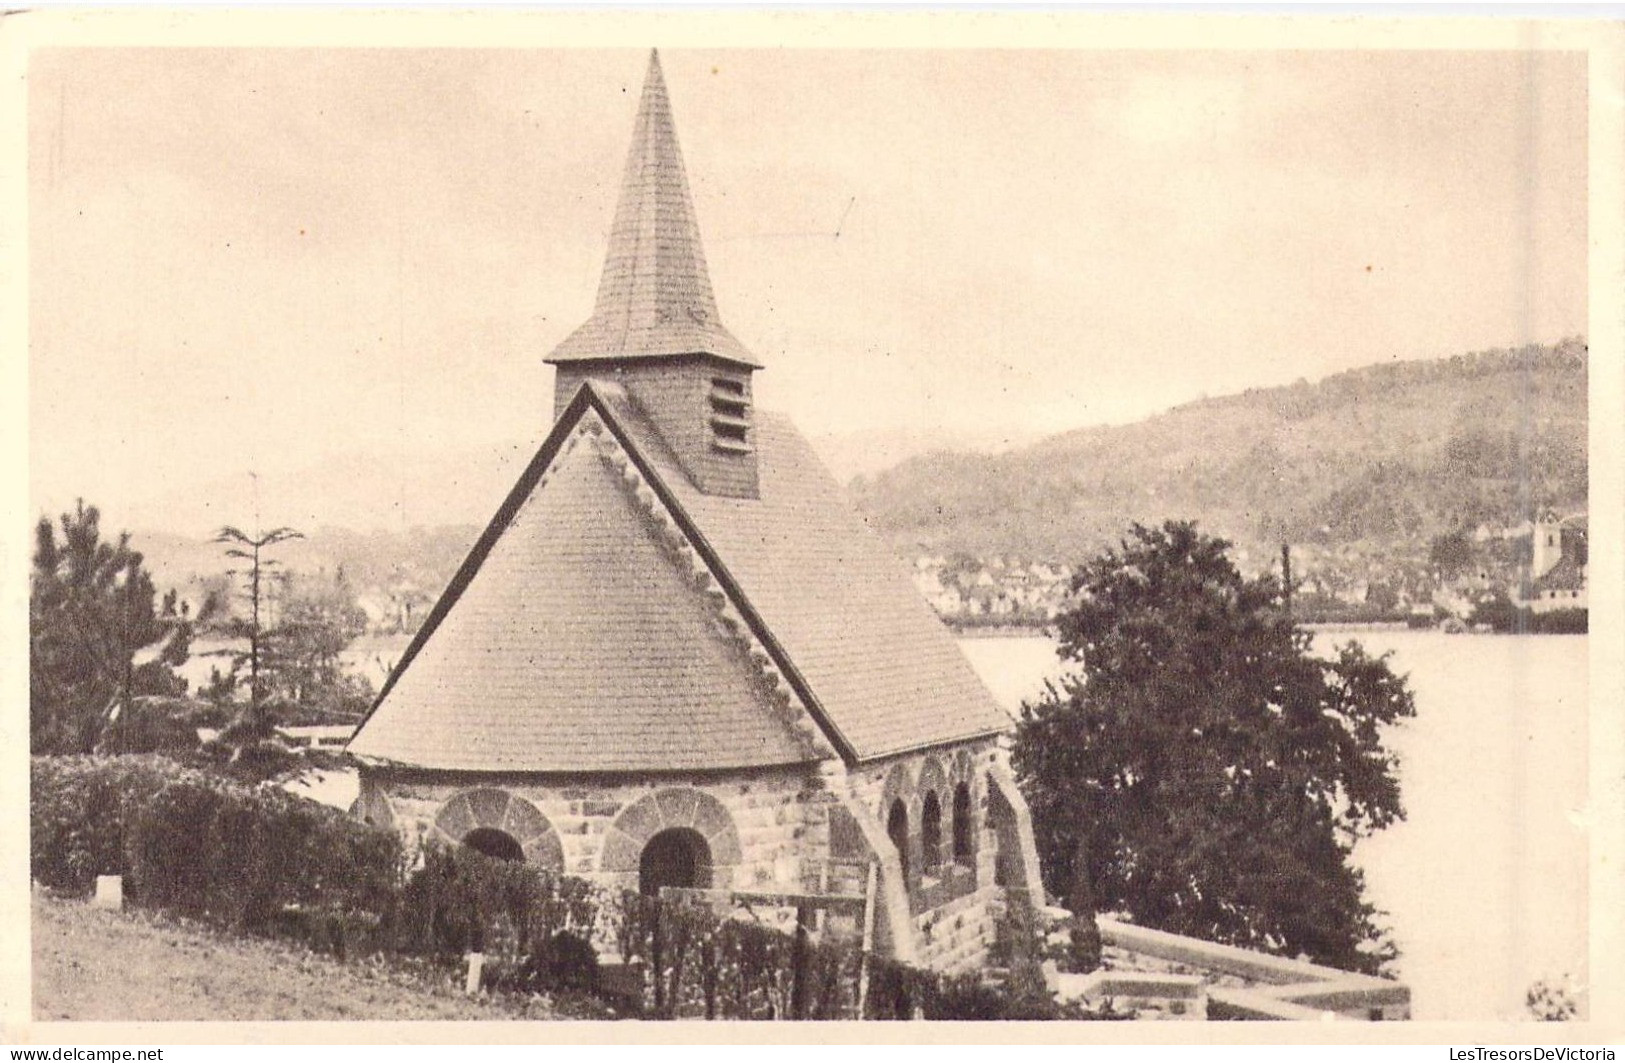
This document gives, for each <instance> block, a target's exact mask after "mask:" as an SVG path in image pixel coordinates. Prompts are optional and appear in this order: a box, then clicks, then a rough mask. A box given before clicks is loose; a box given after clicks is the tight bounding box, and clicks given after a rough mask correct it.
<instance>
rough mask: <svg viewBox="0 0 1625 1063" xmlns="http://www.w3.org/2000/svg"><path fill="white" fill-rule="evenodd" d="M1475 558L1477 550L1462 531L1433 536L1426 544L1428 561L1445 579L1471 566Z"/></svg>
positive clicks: (1451, 577)
mask: <svg viewBox="0 0 1625 1063" xmlns="http://www.w3.org/2000/svg"><path fill="white" fill-rule="evenodd" d="M1477 559H1478V551H1477V550H1475V549H1474V548H1473V541H1472V540H1471V539H1469V538H1468V537H1467V535H1466V534H1465V533H1464V532H1459V531H1453V532H1448V533H1446V534H1444V535H1438V536H1434V538H1433V541H1432V543H1430V544H1429V546H1428V563H1429V564H1430V565H1432V566H1433V567H1434V568H1436V569H1438V570H1439V574H1440V575H1442V576H1443V577H1444V578H1445V579H1454V578H1455V577H1456V576H1458V575H1460V574H1461V573H1462V572H1463V571H1464V570H1466V569H1468V568H1470V567H1472V565H1473V563H1474V562H1475V561H1476V560H1477Z"/></svg>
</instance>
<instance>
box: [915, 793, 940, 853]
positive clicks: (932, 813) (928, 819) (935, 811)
mask: <svg viewBox="0 0 1625 1063" xmlns="http://www.w3.org/2000/svg"><path fill="white" fill-rule="evenodd" d="M920 848H921V849H923V850H924V858H925V859H924V863H925V870H927V871H934V870H936V867H937V865H938V864H940V863H942V802H941V801H938V800H937V792H936V791H935V790H932V791H931V792H929V793H927V794H926V795H925V805H924V807H923V808H922V809H921V810H920Z"/></svg>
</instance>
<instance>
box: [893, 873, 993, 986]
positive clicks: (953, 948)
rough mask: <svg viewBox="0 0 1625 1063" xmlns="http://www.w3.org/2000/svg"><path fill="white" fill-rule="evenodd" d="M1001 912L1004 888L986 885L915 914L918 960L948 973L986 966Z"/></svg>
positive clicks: (979, 969)
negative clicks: (939, 905)
mask: <svg viewBox="0 0 1625 1063" xmlns="http://www.w3.org/2000/svg"><path fill="white" fill-rule="evenodd" d="M1004 914H1005V900H1004V890H1002V889H1001V888H999V887H998V886H993V885H988V886H984V887H982V888H981V889H978V890H977V891H976V892H974V893H967V894H965V895H964V896H961V897H956V898H954V899H953V900H951V901H949V902H948V903H947V904H944V905H942V906H941V907H938V908H933V909H931V910H930V911H927V912H924V913H922V914H920V915H917V916H915V917H914V929H915V934H916V938H917V940H918V942H919V944H918V949H919V953H918V955H919V962H920V963H921V964H923V965H924V966H926V967H930V968H932V969H933V970H937V971H945V972H947V973H949V974H963V973H966V972H970V971H981V970H985V969H987V967H988V966H989V962H988V961H989V954H990V953H991V952H992V951H993V946H994V943H995V942H996V941H997V940H998V935H999V923H1000V921H1001V920H1002V919H1003V918H1004Z"/></svg>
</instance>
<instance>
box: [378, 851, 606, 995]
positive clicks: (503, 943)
mask: <svg viewBox="0 0 1625 1063" xmlns="http://www.w3.org/2000/svg"><path fill="white" fill-rule="evenodd" d="M597 892H598V891H597V890H596V889H595V887H593V885H592V884H591V883H589V882H587V881H585V880H583V879H578V878H569V877H565V876H555V875H548V874H544V873H543V872H541V871H540V870H538V869H537V868H535V867H532V866H530V865H529V864H520V863H513V862H510V861H505V860H497V859H494V858H492V857H489V856H485V855H484V854H482V853H478V852H475V851H474V850H472V849H468V848H466V847H461V846H459V847H457V848H449V847H446V846H442V845H430V846H428V847H426V848H425V849H424V852H423V864H422V866H421V867H420V868H419V869H418V870H417V871H415V872H414V873H413V874H412V876H411V877H410V878H409V879H408V880H407V882H406V884H405V887H404V889H402V890H401V891H400V895H399V897H398V899H397V901H396V903H395V905H394V907H393V909H392V911H391V913H390V917H389V929H390V933H391V935H392V945H393V947H394V948H396V949H398V950H399V951H402V952H407V953H412V954H417V955H426V956H435V957H440V958H443V959H455V958H457V957H460V956H462V955H463V954H464V953H465V952H471V951H477V952H486V953H492V954H505V955H510V956H519V957H530V956H532V954H533V953H534V952H535V951H536V950H539V949H543V948H544V947H547V946H548V945H549V943H551V942H553V940H554V938H556V937H557V936H558V935H559V934H561V933H567V934H572V935H574V936H576V937H577V938H579V939H581V941H582V942H584V943H585V942H586V941H587V940H588V939H589V938H590V936H591V934H592V929H593V926H594V923H595V920H596V918H597V913H598V903H599V902H598V896H597ZM595 962H596V960H595ZM547 966H548V964H547V963H543V964H542V967H544V968H545V967H547Z"/></svg>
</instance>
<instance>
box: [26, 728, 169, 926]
mask: <svg viewBox="0 0 1625 1063" xmlns="http://www.w3.org/2000/svg"><path fill="white" fill-rule="evenodd" d="M196 777H197V775H196V773H195V772H192V771H189V770H188V769H186V768H184V767H182V766H181V765H179V764H177V763H175V762H174V761H171V760H167V759H165V758H163V757H159V756H130V757H120V756H74V757H35V758H33V759H32V761H31V762H30V763H29V784H30V790H31V796H30V802H29V811H30V828H31V829H30V835H29V864H30V871H31V874H32V875H33V877H34V880H35V881H37V882H39V883H40V884H42V885H45V886H49V887H51V888H53V889H58V890H63V891H66V892H69V893H73V894H79V895H84V894H88V893H89V892H90V890H91V888H92V887H93V886H94V885H95V882H96V876H97V875H121V874H125V873H127V871H128V868H127V867H126V864H125V834H126V830H127V826H128V823H129V820H130V819H131V817H132V816H133V815H134V813H135V811H136V810H137V809H139V808H140V807H142V806H143V805H144V804H145V803H146V802H148V801H149V800H151V799H152V797H153V796H154V795H155V794H157V793H158V791H160V790H162V789H163V788H164V787H165V786H167V785H169V784H170V783H171V782H175V781H178V780H181V779H186V778H196Z"/></svg>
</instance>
